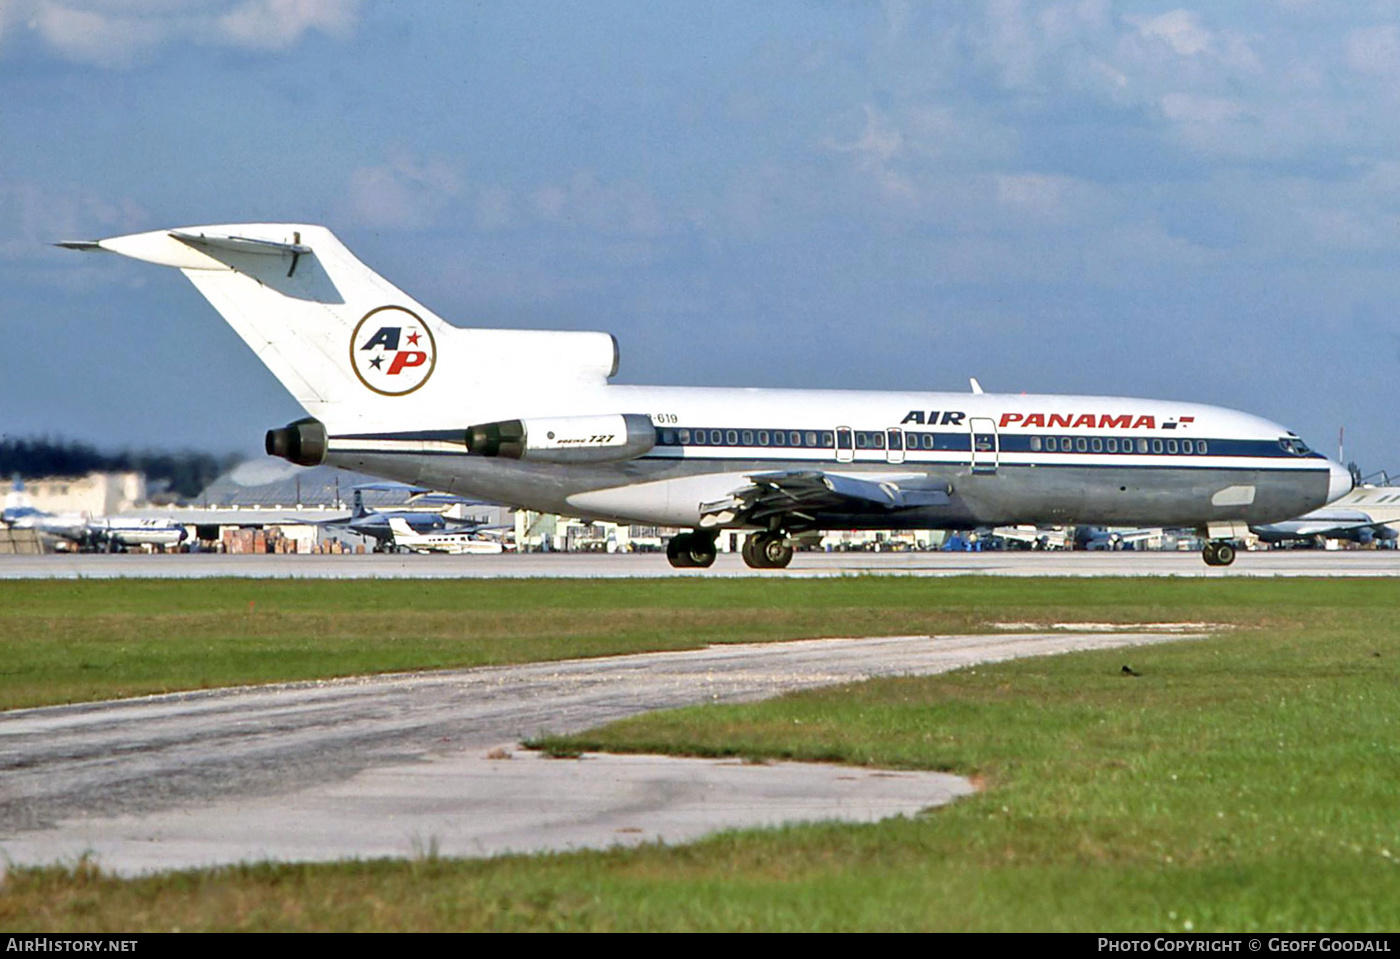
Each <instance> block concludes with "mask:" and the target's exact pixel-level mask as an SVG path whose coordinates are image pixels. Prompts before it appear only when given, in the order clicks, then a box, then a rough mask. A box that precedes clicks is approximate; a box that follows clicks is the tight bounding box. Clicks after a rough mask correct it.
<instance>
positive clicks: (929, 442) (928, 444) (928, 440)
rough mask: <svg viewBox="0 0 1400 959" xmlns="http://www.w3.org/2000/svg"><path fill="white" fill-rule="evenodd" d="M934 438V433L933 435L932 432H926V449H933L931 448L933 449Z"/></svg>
mask: <svg viewBox="0 0 1400 959" xmlns="http://www.w3.org/2000/svg"><path fill="white" fill-rule="evenodd" d="M934 439H935V437H934V435H933V434H932V433H925V434H924V449H926V450H931V449H933V443H934Z"/></svg>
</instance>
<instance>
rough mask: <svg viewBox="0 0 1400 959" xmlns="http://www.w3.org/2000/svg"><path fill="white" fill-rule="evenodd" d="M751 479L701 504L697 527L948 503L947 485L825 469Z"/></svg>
mask: <svg viewBox="0 0 1400 959" xmlns="http://www.w3.org/2000/svg"><path fill="white" fill-rule="evenodd" d="M748 478H749V479H750V480H751V481H752V483H751V484H750V485H748V486H743V487H740V488H739V489H736V490H734V491H733V492H732V493H730V494H729V495H728V496H726V497H725V498H724V499H722V500H716V501H714V502H712V503H701V504H700V527H701V528H702V529H713V528H715V527H719V526H731V525H734V524H736V523H738V524H748V525H754V526H769V525H771V521H772V520H773V519H786V518H789V517H790V518H792V519H796V520H799V521H800V522H802V523H812V522H815V521H816V515H817V514H818V513H825V512H840V513H865V512H877V511H885V512H894V511H896V510H904V509H916V508H918V507H921V506H947V505H948V487H947V486H946V485H945V486H942V487H940V488H936V489H905V488H903V487H901V486H900V485H899V484H898V483H894V482H884V483H877V482H874V481H873V480H867V479H861V478H859V477H855V476H846V475H844V474H841V473H827V472H823V471H820V470H793V471H790V472H782V473H753V474H751V475H750V476H749V477H748Z"/></svg>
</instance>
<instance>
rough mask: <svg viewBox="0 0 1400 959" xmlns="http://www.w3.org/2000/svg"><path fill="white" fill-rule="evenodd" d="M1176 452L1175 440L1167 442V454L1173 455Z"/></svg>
mask: <svg viewBox="0 0 1400 959" xmlns="http://www.w3.org/2000/svg"><path fill="white" fill-rule="evenodd" d="M1176 451H1177V445H1176V440H1167V452H1168V453H1175V452H1176Z"/></svg>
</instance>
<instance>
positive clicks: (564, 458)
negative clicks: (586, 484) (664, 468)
mask: <svg viewBox="0 0 1400 959" xmlns="http://www.w3.org/2000/svg"><path fill="white" fill-rule="evenodd" d="M655 445H656V427H655V426H653V425H652V423H651V418H650V417H647V416H644V415H642V414H640V413H612V414H608V415H605V416H543V417H537V418H534V419H528V420H502V421H501V422H498V423H483V424H481V425H480V426H472V427H469V428H468V429H467V451H468V452H470V453H472V454H473V455H476V456H502V457H507V458H509V459H517V460H533V461H535V462H539V463H612V462H617V461H619V460H630V459H632V458H634V457H637V456H641V455H642V454H643V453H646V452H648V451H649V450H650V449H651V448H652V447H653V446H655Z"/></svg>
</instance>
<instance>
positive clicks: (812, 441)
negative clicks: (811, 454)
mask: <svg viewBox="0 0 1400 959" xmlns="http://www.w3.org/2000/svg"><path fill="white" fill-rule="evenodd" d="M807 445H808V446H812V447H815V446H816V445H817V433H816V430H808V431H807Z"/></svg>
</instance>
